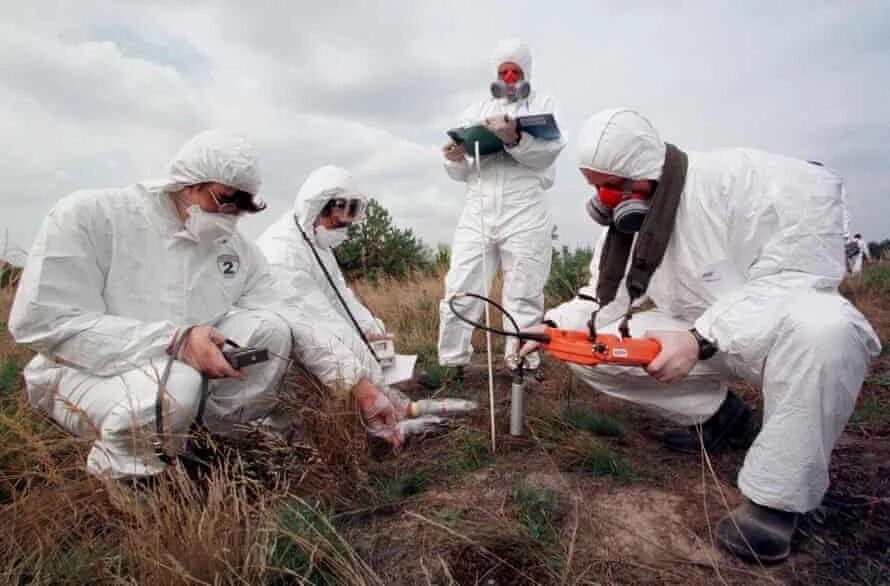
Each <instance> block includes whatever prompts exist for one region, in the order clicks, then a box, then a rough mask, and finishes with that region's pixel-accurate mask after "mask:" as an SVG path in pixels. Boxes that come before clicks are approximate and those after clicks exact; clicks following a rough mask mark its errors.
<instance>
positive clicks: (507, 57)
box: [494, 39, 532, 81]
mask: <svg viewBox="0 0 890 586" xmlns="http://www.w3.org/2000/svg"><path fill="white" fill-rule="evenodd" d="M508 61H509V62H511V63H515V64H516V65H518V66H519V67H521V68H522V74H523V75H524V76H525V80H526V81H531V79H532V52H531V50H530V49H529V48H528V47H527V46H526V45H524V44H522V41H520V40H519V39H507V40H505V41H502V42H501V44H500V45H498V48H497V50H496V51H495V53H494V67H495V72H497V68H498V67H500V65H501V63H506V62H508Z"/></svg>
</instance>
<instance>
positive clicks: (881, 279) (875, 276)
mask: <svg viewBox="0 0 890 586" xmlns="http://www.w3.org/2000/svg"><path fill="white" fill-rule="evenodd" d="M862 278H863V282H864V284H865V288H866V289H869V290H871V291H875V292H884V291H887V290H888V289H890V265H888V264H881V265H873V266H871V267H869V269H868V270H866V271H863V273H862Z"/></svg>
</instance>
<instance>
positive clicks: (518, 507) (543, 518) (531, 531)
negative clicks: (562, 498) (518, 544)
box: [512, 486, 565, 575]
mask: <svg viewBox="0 0 890 586" xmlns="http://www.w3.org/2000/svg"><path fill="white" fill-rule="evenodd" d="M512 496H513V514H514V515H515V517H516V520H517V522H518V523H519V525H520V527H522V531H523V532H524V533H525V534H526V535H527V536H528V537H529V538H530V539H531V540H532V541H534V542H535V543H536V544H537V546H538V547H539V548H540V549H541V550H542V552H543V558H544V560H545V561H546V563H547V565H548V566H549V567H550V570H551V571H552V572H553V573H554V575H561V574H562V573H563V571H564V568H565V557H564V555H563V551H562V549H561V548H560V535H559V528H558V525H559V519H560V518H561V517H562V511H561V510H560V504H559V500H558V499H557V498H556V492H555V491H554V490H553V489H552V488H546V487H534V486H521V487H519V488H516V489H514V490H513V494H512Z"/></svg>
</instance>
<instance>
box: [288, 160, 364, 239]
mask: <svg viewBox="0 0 890 586" xmlns="http://www.w3.org/2000/svg"><path fill="white" fill-rule="evenodd" d="M334 197H350V198H355V197H357V198H361V199H362V200H364V199H365V196H364V195H363V194H362V193H360V192H359V190H358V185H357V184H356V182H355V177H353V176H352V173H350V172H349V171H347V170H346V169H343V168H341V167H336V166H334V165H325V166H324V167H319V168H318V169H316V170H315V171H313V172H312V173H310V174H309V177H307V178H306V181H304V182H303V185H302V186H301V187H300V191H299V192H298V193H297V197H296V199H295V200H294V214H296V216H297V221H298V222H299V223H300V227H301V228H303V230H304V231H305V232H306V234H307V235H309V236H310V237H311V238H313V239H314V236H315V230H313V224H314V223H315V219H316V218H317V217H318V214H319V213H320V212H321V210H322V208H324V205H325V204H326V203H327V202H328V201H329V200H330V199H331V198H334Z"/></svg>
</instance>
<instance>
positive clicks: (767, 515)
mask: <svg viewBox="0 0 890 586" xmlns="http://www.w3.org/2000/svg"><path fill="white" fill-rule="evenodd" d="M797 518H798V514H797V513H789V512H787V511H780V510H778V509H771V508H769V507H764V506H762V505H758V504H756V503H752V502H751V501H748V500H746V501H745V503H744V504H743V505H742V506H740V507H738V508H737V509H736V510H734V511H732V512H731V513H729V514H727V515H726V516H724V517H723V518H722V519H720V522H719V523H717V531H716V533H717V541H719V542H720V545H722V546H723V547H725V548H726V549H728V550H729V551H731V552H732V553H734V554H735V555H737V556H739V557H740V558H742V559H744V560H747V561H750V562H756V561H758V560H759V561H760V563H763V564H775V563H778V562H781V561H783V560H784V559H785V558H787V557H788V554H789V553H791V537H792V535H794V530H795V529H796V528H797Z"/></svg>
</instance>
